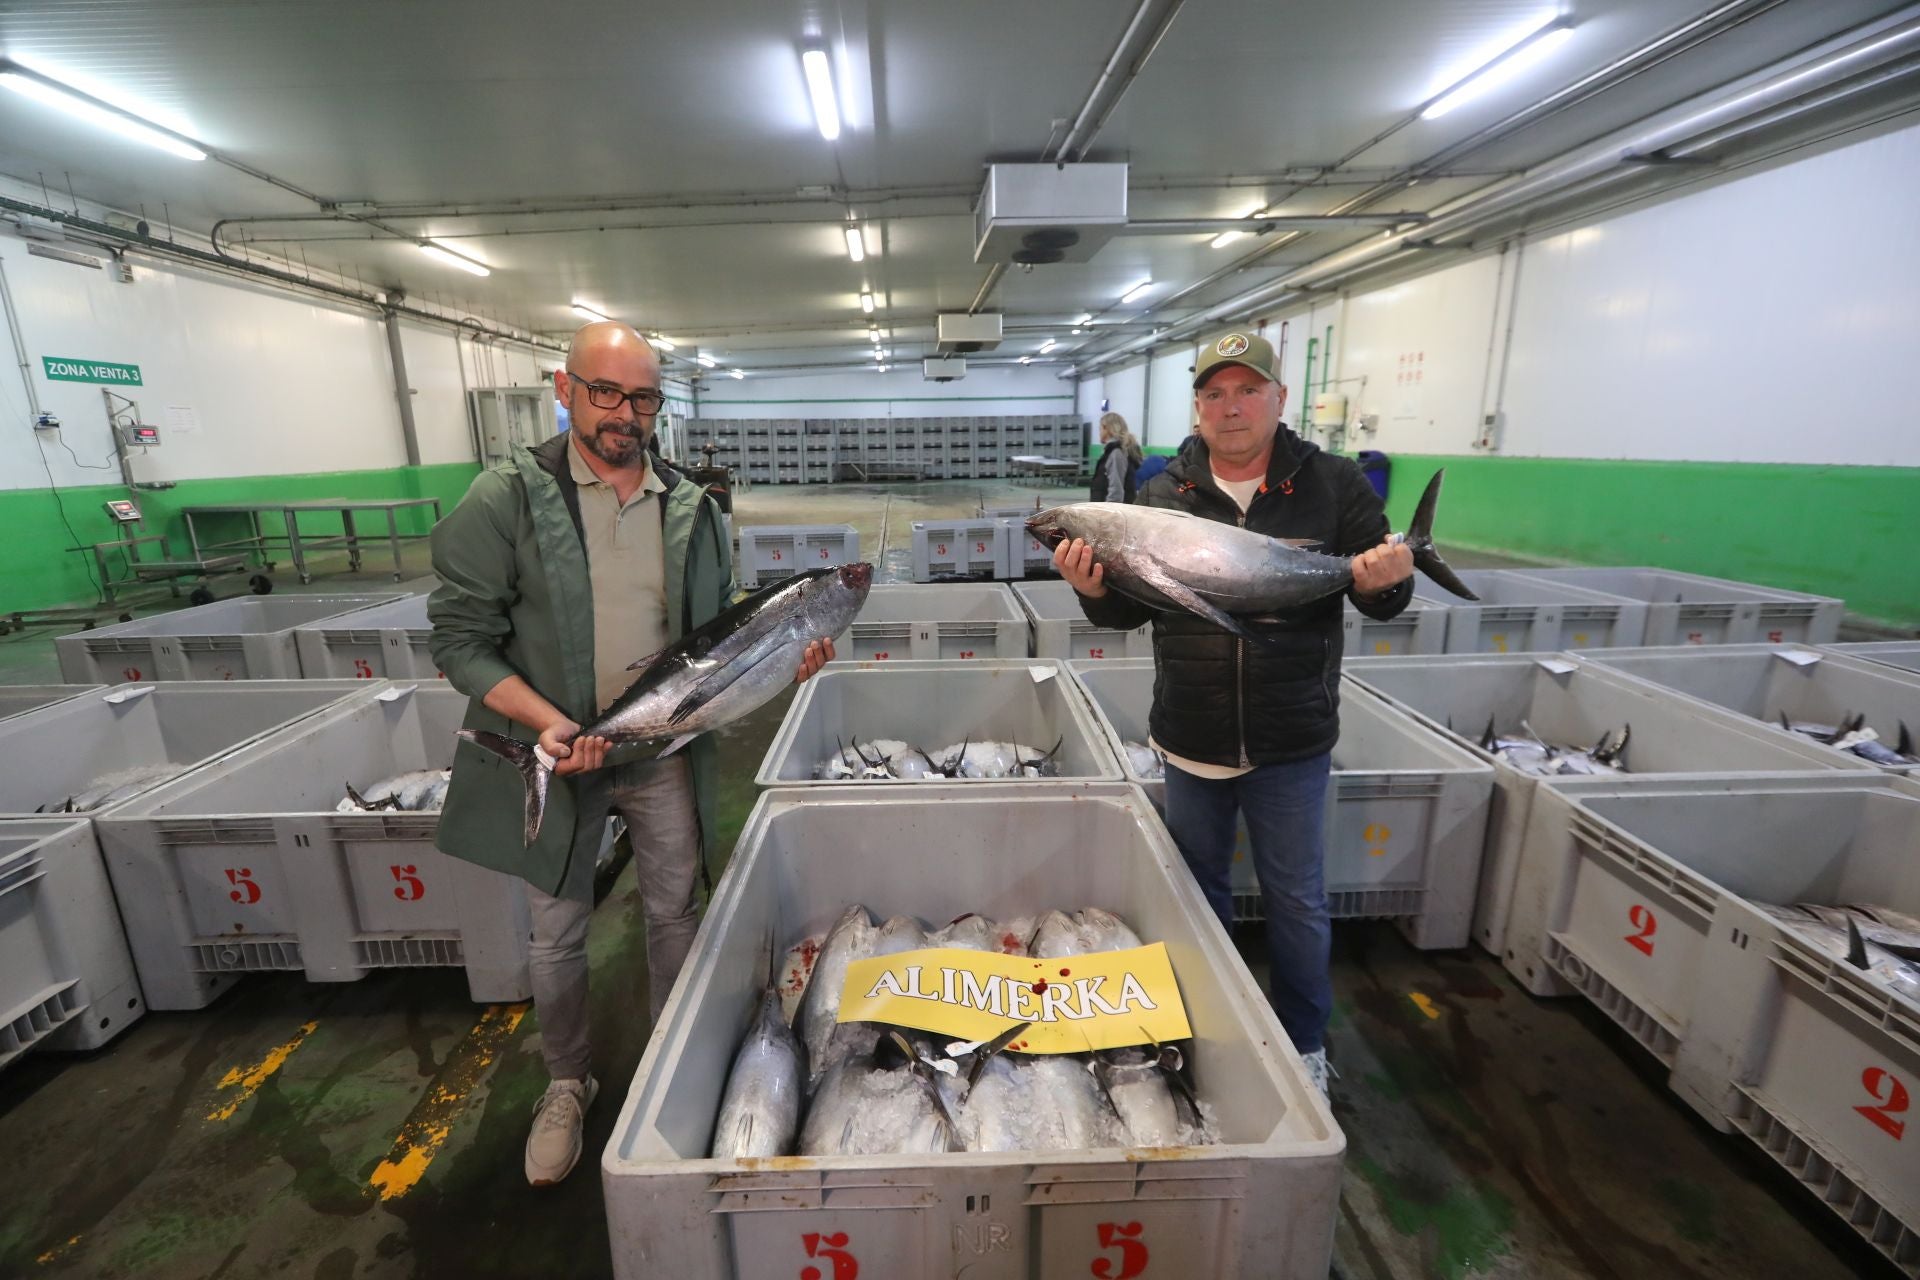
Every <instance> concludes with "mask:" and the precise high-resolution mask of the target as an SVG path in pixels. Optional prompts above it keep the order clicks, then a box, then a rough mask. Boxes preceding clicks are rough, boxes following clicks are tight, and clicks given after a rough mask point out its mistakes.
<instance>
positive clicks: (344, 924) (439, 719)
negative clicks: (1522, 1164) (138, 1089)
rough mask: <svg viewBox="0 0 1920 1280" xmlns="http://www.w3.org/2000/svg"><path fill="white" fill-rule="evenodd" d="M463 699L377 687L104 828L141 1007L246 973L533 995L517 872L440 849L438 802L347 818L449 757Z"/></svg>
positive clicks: (180, 1003)
mask: <svg viewBox="0 0 1920 1280" xmlns="http://www.w3.org/2000/svg"><path fill="white" fill-rule="evenodd" d="M466 707H467V698H466V695H465V694H462V693H459V692H457V691H455V690H453V689H451V688H448V687H447V686H445V685H424V684H423V685H411V684H408V685H394V684H388V683H385V682H383V683H382V684H380V685H378V686H376V687H374V688H365V687H364V686H363V688H362V691H361V692H360V693H359V694H357V695H356V696H354V697H350V698H348V699H346V700H344V701H343V702H341V703H340V704H339V705H337V706H335V707H332V708H330V709H328V710H327V711H325V712H323V713H322V714H320V715H317V716H313V717H311V718H309V719H307V720H304V721H301V722H300V723H298V724H295V725H293V726H290V727H289V728H288V729H286V730H285V731H283V732H280V733H277V734H274V735H272V736H271V737H269V738H266V739H263V740H261V741H258V742H254V743H251V744H249V745H248V747H247V749H246V750H243V751H234V752H229V753H228V754H227V755H226V756H224V757H222V758H221V759H219V760H217V761H214V762H213V763H211V764H209V765H206V766H205V767H203V768H200V769H197V770H195V771H194V772H193V773H191V774H189V775H187V776H185V777H183V778H180V779H179V780H177V781H175V782H172V783H169V784H167V785H165V786H162V787H160V788H158V789H156V790H153V791H149V792H147V793H146V794H145V795H143V796H141V797H140V798H139V799H137V800H133V801H130V802H128V803H126V804H124V805H120V806H118V807H116V808H115V809H113V810H111V811H110V812H108V813H106V814H103V815H101V816H100V817H99V818H98V819H97V820H96V821H95V822H94V827H95V830H96V831H97V832H98V834H99V838H100V849H101V852H102V853H103V854H104V855H105V858H106V862H107V870H108V872H109V873H110V874H111V875H112V876H113V886H114V890H115V892H116V893H117V894H118V895H119V897H120V901H121V902H123V903H140V904H142V906H141V907H140V908H139V909H138V910H137V911H129V912H128V913H127V915H126V924H127V941H128V942H129V943H130V944H132V948H133V956H134V962H135V963H136V964H137V965H138V966H139V970H140V983H141V986H142V987H144V988H145V990H146V993H147V1000H148V1002H149V1003H150V1004H151V1005H152V1006H153V1007H154V1008H156V1009H197V1008H199V1007H201V1006H202V1005H205V1004H206V1003H207V1002H208V1001H209V1000H211V999H213V997H214V995H215V994H216V993H217V992H218V991H220V990H221V989H222V988H223V987H224V986H226V985H228V984H230V983H231V982H232V981H233V979H235V978H236V977H238V976H239V975H241V974H244V973H249V972H258V971H266V970H291V971H294V972H304V973H305V974H306V976H307V977H308V978H309V979H311V980H313V981H315V982H349V981H352V980H354V979H356V978H361V977H364V976H366V974H368V973H369V972H371V971H372V970H375V969H381V968H412V967H420V966H450V967H464V968H465V969H466V972H467V989H468V991H469V992H470V993H471V994H472V996H473V998H474V999H475V1000H478V1001H510V1000H524V999H526V998H527V997H528V996H529V995H530V994H531V991H532V988H531V987H530V986H529V985H528V977H527V940H528V931H529V927H530V926H529V918H528V914H527V902H526V895H525V892H524V882H523V881H521V880H519V879H518V878H516V877H513V876H508V875H503V874H501V873H500V872H497V871H489V870H487V869H486V868H484V867H478V866H475V865H473V864H472V863H469V862H464V861H462V860H460V859H458V858H450V857H448V856H446V855H445V854H443V853H440V852H439V851H438V850H436V849H435V848H434V847H433V840H434V833H435V831H436V830H437V829H438V827H439V824H440V815H439V814H438V813H396V812H377V813H337V812H335V811H334V805H335V804H337V803H338V802H339V800H340V798H341V796H342V795H343V794H344V784H345V783H347V782H353V783H355V784H356V785H358V786H366V785H368V784H370V783H373V782H376V781H378V780H379V779H381V778H386V777H391V776H392V775H394V774H397V773H401V772H404V771H406V770H411V769H432V768H445V767H446V766H448V765H449V764H451V763H452V761H453V748H454V743H455V738H454V736H453V735H454V731H455V730H456V729H458V728H459V727H460V721H461V717H462V716H464V715H465V714H466Z"/></svg>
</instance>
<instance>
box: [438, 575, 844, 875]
mask: <svg viewBox="0 0 1920 1280" xmlns="http://www.w3.org/2000/svg"><path fill="white" fill-rule="evenodd" d="M872 585H873V566H872V565H871V564H867V563H865V562H864V561H862V562H859V563H856V564H848V565H842V566H840V567H839V568H837V569H809V570H807V571H806V572H805V573H799V574H795V575H794V576H793V577H790V578H784V579H782V580H781V581H779V582H777V583H774V584H772V585H771V586H767V587H763V588H762V589H760V590H759V591H756V592H754V593H753V594H752V595H750V596H747V597H746V598H745V599H743V600H741V601H740V602H739V603H738V604H735V605H734V606H733V607H732V608H730V609H727V610H725V611H724V612H722V613H721V614H719V616H717V617H715V618H714V619H713V620H712V621H711V622H709V623H707V624H706V625H705V626H702V627H699V628H697V629H696V630H694V631H691V632H689V633H688V634H687V635H685V636H684V637H682V638H681V639H680V640H679V641H677V642H676V643H674V644H672V645H669V646H668V647H667V648H665V649H662V650H661V651H660V652H658V653H656V654H654V655H653V656H652V657H650V658H646V659H643V660H641V661H640V662H637V663H635V664H634V666H633V667H631V668H629V670H634V669H638V670H639V671H640V675H639V677H638V678H637V679H635V680H634V682H633V684H631V685H630V686H628V688H627V691H626V692H625V693H623V694H621V695H620V696H619V698H617V699H616V700H615V701H614V703H613V705H612V706H610V707H608V708H607V709H606V710H605V711H603V712H601V713H600V715H599V716H598V717H596V718H595V719H594V720H593V721H592V723H590V724H588V725H586V726H585V727H584V728H582V729H581V730H580V732H581V734H582V735H583V736H586V737H598V738H605V739H606V740H607V741H608V742H609V743H610V744H612V745H613V746H615V747H619V746H625V745H629V744H634V743H643V742H657V741H662V740H666V739H671V741H670V742H669V743H668V745H667V746H666V748H665V749H664V750H662V751H661V752H660V754H661V755H662V756H667V755H671V754H672V753H673V752H675V751H677V750H679V749H680V748H681V747H683V746H685V745H686V744H687V743H688V742H691V741H692V740H693V739H694V738H696V737H698V736H699V735H700V734H703V733H706V732H707V731H709V730H711V729H717V728H719V727H720V726H721V725H724V724H730V723H732V722H733V721H735V720H738V719H740V718H741V717H742V716H746V715H749V714H751V713H752V712H754V711H755V710H757V709H759V708H760V707H761V706H762V705H764V704H765V703H766V702H768V701H769V700H770V699H772V698H773V697H774V696H775V695H777V694H778V693H779V692H780V691H781V690H782V689H784V688H786V687H787V686H788V685H789V684H791V683H793V673H794V671H795V669H796V668H798V667H799V666H800V662H801V657H802V655H803V654H804V653H805V652H806V648H807V646H808V645H809V644H811V643H813V642H815V641H827V640H831V639H833V637H835V636H837V635H840V634H841V633H842V632H844V631H846V630H847V628H848V627H850V626H852V625H853V620H854V618H855V616H856V615H858V614H859V612H860V608H861V606H862V605H864V604H865V603H866V600H867V591H868V589H869V588H871V587H872ZM460 736H461V737H463V738H465V739H467V740H468V741H470V742H472V743H473V744H474V745H476V746H478V747H480V748H481V749H483V750H485V751H490V752H492V753H493V754H494V755H497V756H499V757H500V758H502V759H503V760H506V761H507V762H508V763H509V764H511V765H513V767H514V768H515V769H517V770H519V772H520V777H521V780H522V781H523V782H524V783H525V785H526V789H527V790H526V829H525V833H524V839H525V841H526V843H527V844H528V845H529V846H530V845H532V844H533V842H534V840H535V839H536V838H537V837H538V836H539V834H540V827H541V824H542V822H543V820H544V819H545V817H546V811H547V795H548V791H549V788H550V787H551V786H552V783H553V765H552V763H551V762H549V761H546V760H543V759H541V758H540V755H539V754H537V753H536V751H535V747H534V744H533V743H531V742H524V741H522V740H520V739H518V738H510V737H507V736H506V735H505V734H498V733H489V732H487V731H486V730H484V729H478V730H475V729H462V730H460Z"/></svg>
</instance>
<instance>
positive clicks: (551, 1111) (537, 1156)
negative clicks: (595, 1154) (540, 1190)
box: [527, 1076, 600, 1187]
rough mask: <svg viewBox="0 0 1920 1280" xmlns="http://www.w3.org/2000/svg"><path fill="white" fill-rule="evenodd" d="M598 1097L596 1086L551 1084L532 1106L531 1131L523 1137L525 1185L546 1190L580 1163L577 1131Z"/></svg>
mask: <svg viewBox="0 0 1920 1280" xmlns="http://www.w3.org/2000/svg"><path fill="white" fill-rule="evenodd" d="M599 1094H600V1082H599V1081H598V1080H595V1079H594V1078H593V1077H592V1076H588V1077H587V1078H586V1079H585V1080H555V1081H554V1082H553V1083H552V1084H549V1085H548V1086H547V1091H546V1092H545V1093H543V1094H541V1095H540V1101H538V1102H536V1103H534V1104H533V1131H532V1132H531V1133H529V1134H527V1181H528V1182H530V1183H532V1184H533V1185H534V1186H536V1187H550V1186H552V1185H553V1184H554V1183H556V1182H558V1181H560V1180H561V1179H562V1178H564V1177H566V1176H567V1175H568V1174H569V1173H572V1172H573V1166H574V1165H575V1164H577V1163H578V1162H579V1160H580V1128H581V1125H582V1124H583V1123H584V1122H585V1120H586V1116H587V1108H588V1107H590V1106H592V1105H593V1100H594V1099H595V1098H596V1097H598V1096H599Z"/></svg>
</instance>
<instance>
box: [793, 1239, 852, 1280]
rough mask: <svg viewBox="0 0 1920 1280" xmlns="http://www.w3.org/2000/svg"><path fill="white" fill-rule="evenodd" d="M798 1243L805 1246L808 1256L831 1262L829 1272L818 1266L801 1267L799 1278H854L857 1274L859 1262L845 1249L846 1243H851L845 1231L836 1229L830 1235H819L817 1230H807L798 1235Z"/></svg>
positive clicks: (840, 1279) (832, 1279)
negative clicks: (805, 1232)
mask: <svg viewBox="0 0 1920 1280" xmlns="http://www.w3.org/2000/svg"><path fill="white" fill-rule="evenodd" d="M800 1243H801V1244H802V1245H803V1246H805V1247H806V1250H807V1256H808V1257H809V1258H820V1259H823V1260H829V1261H831V1262H832V1263H833V1271H832V1273H831V1274H829V1273H826V1272H823V1271H821V1270H820V1268H818V1267H802V1268H801V1269H800V1280H856V1277H858V1276H859V1274H860V1264H859V1263H858V1262H857V1261H855V1260H854V1256H853V1255H852V1254H850V1253H848V1252H847V1251H846V1249H847V1245H848V1244H849V1243H851V1242H850V1241H849V1240H848V1238H847V1233H846V1232H844V1231H836V1232H834V1233H833V1234H831V1235H821V1234H820V1233H819V1232H817V1231H809V1232H807V1234H805V1235H803V1236H801V1237H800Z"/></svg>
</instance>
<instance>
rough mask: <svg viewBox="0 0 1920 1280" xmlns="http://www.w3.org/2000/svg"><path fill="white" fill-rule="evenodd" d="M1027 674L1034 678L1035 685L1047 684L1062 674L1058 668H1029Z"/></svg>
mask: <svg viewBox="0 0 1920 1280" xmlns="http://www.w3.org/2000/svg"><path fill="white" fill-rule="evenodd" d="M1027 674H1028V675H1031V676H1032V677H1033V682H1034V683H1035V684H1045V683H1046V682H1047V681H1049V680H1051V679H1053V678H1054V677H1055V676H1056V675H1059V674H1060V672H1059V669H1058V668H1057V667H1028V668H1027Z"/></svg>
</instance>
